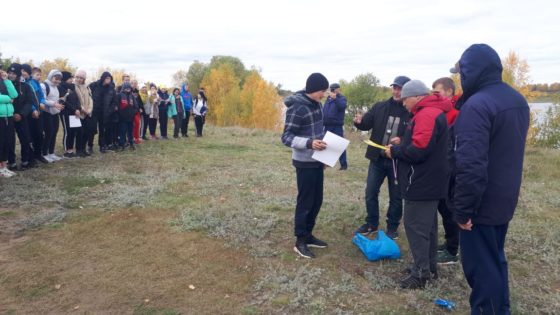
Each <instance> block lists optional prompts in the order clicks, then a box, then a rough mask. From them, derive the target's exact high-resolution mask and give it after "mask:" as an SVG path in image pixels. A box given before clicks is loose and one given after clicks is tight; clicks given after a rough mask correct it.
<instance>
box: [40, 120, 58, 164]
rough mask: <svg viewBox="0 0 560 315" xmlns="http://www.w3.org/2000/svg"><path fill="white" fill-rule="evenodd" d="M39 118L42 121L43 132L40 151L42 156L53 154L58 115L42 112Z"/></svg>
mask: <svg viewBox="0 0 560 315" xmlns="http://www.w3.org/2000/svg"><path fill="white" fill-rule="evenodd" d="M41 118H42V119H43V131H44V132H45V138H44V139H43V148H42V150H41V151H42V154H43V155H47V154H54V147H55V144H56V134H57V133H58V128H59V122H58V114H55V115H51V114H49V113H47V112H42V113H41Z"/></svg>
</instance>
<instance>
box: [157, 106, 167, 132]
mask: <svg viewBox="0 0 560 315" xmlns="http://www.w3.org/2000/svg"><path fill="white" fill-rule="evenodd" d="M168 120H169V118H168V117H167V109H165V110H164V111H163V112H162V111H161V110H160V112H159V135H160V136H162V137H164V138H167V121H168Z"/></svg>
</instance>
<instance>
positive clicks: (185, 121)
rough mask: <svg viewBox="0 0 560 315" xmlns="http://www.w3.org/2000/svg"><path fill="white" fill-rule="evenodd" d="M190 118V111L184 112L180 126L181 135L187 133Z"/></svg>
mask: <svg viewBox="0 0 560 315" xmlns="http://www.w3.org/2000/svg"><path fill="white" fill-rule="evenodd" d="M190 118H191V114H190V112H188V113H185V118H184V119H183V126H182V127H181V133H182V134H183V136H187V135H188V133H189V120H190Z"/></svg>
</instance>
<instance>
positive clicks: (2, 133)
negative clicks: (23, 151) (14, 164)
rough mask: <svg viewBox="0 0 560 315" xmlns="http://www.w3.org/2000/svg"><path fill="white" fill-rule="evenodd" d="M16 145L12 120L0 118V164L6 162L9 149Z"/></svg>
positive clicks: (10, 118)
mask: <svg viewBox="0 0 560 315" xmlns="http://www.w3.org/2000/svg"><path fill="white" fill-rule="evenodd" d="M15 145H16V134H15V130H14V120H13V118H12V117H1V118H0V162H5V161H8V154H9V152H10V150H11V148H14V147H15Z"/></svg>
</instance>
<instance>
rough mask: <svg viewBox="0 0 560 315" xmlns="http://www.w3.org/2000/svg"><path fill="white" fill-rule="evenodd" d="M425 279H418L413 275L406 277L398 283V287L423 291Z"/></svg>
mask: <svg viewBox="0 0 560 315" xmlns="http://www.w3.org/2000/svg"><path fill="white" fill-rule="evenodd" d="M426 282H427V279H424V278H418V277H415V276H413V275H408V277H405V278H404V279H402V280H401V281H400V286H401V288H402V289H410V290H415V289H423V288H424V287H425V286H426Z"/></svg>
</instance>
